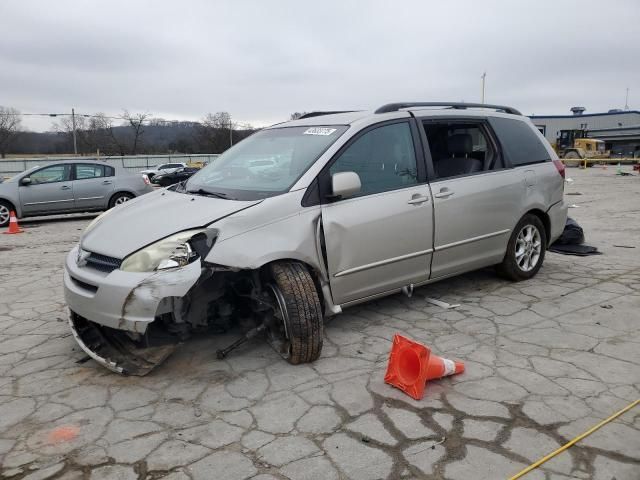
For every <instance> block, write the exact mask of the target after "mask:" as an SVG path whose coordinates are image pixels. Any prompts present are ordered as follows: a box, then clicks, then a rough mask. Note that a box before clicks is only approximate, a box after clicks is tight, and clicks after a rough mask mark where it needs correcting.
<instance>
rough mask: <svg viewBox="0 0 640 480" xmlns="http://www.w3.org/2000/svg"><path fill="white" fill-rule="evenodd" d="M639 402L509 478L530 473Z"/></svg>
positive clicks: (639, 400)
mask: <svg viewBox="0 0 640 480" xmlns="http://www.w3.org/2000/svg"><path fill="white" fill-rule="evenodd" d="M638 403H640V398H639V399H638V400H636V401H635V402H631V403H630V404H629V405H627V406H626V407H624V408H623V409H622V410H619V411H617V412H616V413H614V414H613V415H611V416H610V417H609V418H607V419H605V420H603V421H601V422H600V423H599V424H597V425H595V426H594V427H591V428H590V429H589V430H587V431H586V432H584V433H582V434H580V435H578V436H577V437H576V438H574V439H573V440H571V441H570V442H567V443H565V444H564V445H563V446H561V447H560V448H559V449H557V450H556V451H554V452H551V453H550V454H549V455H547V456H546V457H542V458H541V459H540V460H538V461H537V462H536V463H532V464H531V465H529V466H528V467H527V468H525V469H524V470H522V471H520V472H518V473H516V474H515V475H514V476H513V477H511V478H509V480H516V479H518V478H521V477H524V476H525V475H526V474H527V473H529V472H530V471H531V470H534V469H536V468H538V467H539V466H540V465H542V464H543V463H545V462H547V461H549V460H551V459H552V458H553V457H555V456H556V455H558V454H559V453H562V452H564V451H565V450H566V449H568V448H569V447H571V446H572V445H574V444H576V443H578V442H579V441H580V440H582V439H583V438H585V437H588V436H589V435H591V434H592V433H593V432H595V431H596V430H598V429H599V428H600V427H603V426H604V425H606V424H607V423H609V422H610V421H612V420H615V419H616V418H618V417H619V416H620V415H622V414H623V413H625V412H628V411H629V410H631V409H632V408H633V407H635V406H636V405H638Z"/></svg>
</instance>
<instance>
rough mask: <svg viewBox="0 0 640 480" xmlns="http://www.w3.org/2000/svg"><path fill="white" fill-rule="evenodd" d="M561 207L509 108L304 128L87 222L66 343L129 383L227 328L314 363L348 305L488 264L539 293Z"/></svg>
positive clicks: (339, 118) (266, 132) (387, 116)
mask: <svg viewBox="0 0 640 480" xmlns="http://www.w3.org/2000/svg"><path fill="white" fill-rule="evenodd" d="M265 159H269V160H273V159H277V161H269V162H264V161H262V160H265ZM563 191H564V166H563V164H562V163H561V162H560V161H559V160H558V158H557V156H556V154H555V153H554V151H553V150H552V149H551V147H550V146H549V144H548V143H547V142H546V141H545V139H544V137H543V136H542V135H541V134H540V132H538V130H537V129H536V128H535V127H534V125H533V124H532V123H531V122H530V121H529V119H528V118H526V117H524V116H522V115H521V114H520V113H519V112H518V111H517V110H515V109H513V108H510V107H504V106H492V105H478V104H459V103H425V102H414V103H397V104H389V105H385V106H382V107H380V108H378V109H377V110H376V111H375V112H342V113H335V112H331V113H330V114H323V113H322V112H316V113H313V114H309V115H306V116H304V117H302V118H301V119H299V120H295V121H290V122H286V123H282V124H278V125H274V126H272V127H269V128H265V129H263V130H261V131H259V132H257V133H255V134H253V135H252V136H250V137H248V138H247V139H245V140H244V141H242V142H240V143H239V144H237V145H236V146H234V147H233V148H231V149H229V150H227V151H226V152H225V153H224V154H223V155H221V156H220V157H219V158H218V159H217V160H216V161H215V162H213V163H212V164H210V165H208V166H207V167H206V168H203V169H202V170H201V171H199V172H198V173H196V174H195V175H194V176H193V177H191V178H190V179H189V180H187V181H185V182H182V183H180V184H178V185H174V186H172V187H169V188H167V189H163V190H159V191H156V192H154V193H151V194H149V195H146V196H145V197H146V198H145V199H144V201H141V200H140V199H133V200H131V201H129V202H127V203H126V204H124V205H121V206H118V207H117V208H114V209H112V210H109V211H108V212H106V213H104V214H102V215H101V216H100V217H98V218H96V219H95V220H94V221H93V222H92V223H91V224H90V225H89V226H88V227H87V229H86V230H85V232H84V234H83V236H82V238H81V240H80V243H79V245H77V246H76V247H75V248H74V249H73V250H72V251H71V252H70V253H69V255H68V257H67V259H66V265H65V273H64V287H65V297H66V301H67V303H68V305H69V308H70V310H71V316H70V324H71V329H72V332H73V334H74V336H75V338H76V340H77V341H78V343H79V344H80V346H81V347H82V348H83V349H84V350H85V351H86V352H87V353H88V354H89V355H90V356H91V357H92V358H94V359H95V360H97V361H98V362H100V363H101V364H103V365H104V366H106V367H107V368H110V369H111V370H114V371H116V372H119V373H125V374H136V375H143V374H145V373H147V372H148V371H149V370H150V369H151V368H153V367H154V366H155V365H157V364H158V363H159V362H161V361H162V360H163V359H164V358H165V357H166V356H167V355H168V354H169V353H171V351H172V350H173V348H175V346H176V345H177V344H178V343H179V342H180V341H182V340H185V339H186V338H188V337H189V336H190V335H193V334H194V333H195V332H202V331H205V330H209V331H215V332H218V331H226V330H228V329H229V328H232V327H234V326H240V328H241V329H243V330H244V332H245V333H246V336H245V337H244V338H251V337H253V336H256V335H258V334H261V335H264V336H266V338H267V340H268V341H269V342H270V343H271V345H272V346H273V347H274V348H275V349H276V350H277V351H278V352H279V353H280V354H281V355H282V356H283V357H284V358H286V359H287V360H288V361H289V362H291V363H294V364H297V363H304V362H312V361H314V360H315V359H317V358H318V357H319V356H320V353H321V349H322V338H323V319H324V318H325V317H327V316H331V315H335V314H339V313H340V312H342V310H343V309H345V308H347V307H349V306H352V305H356V304H358V303H361V302H366V301H368V300H371V299H374V298H378V297H381V296H384V295H389V294H393V293H397V292H400V291H404V292H405V293H407V294H410V292H411V291H412V290H413V289H414V288H415V287H418V286H420V285H425V284H428V283H431V282H435V281H438V280H441V279H444V278H447V277H451V276H453V275H458V274H460V273H463V272H467V271H470V270H474V269H478V268H482V267H487V266H491V265H495V266H496V267H497V270H498V272H499V273H500V274H501V275H503V276H505V277H507V278H509V279H511V280H514V281H519V280H526V279H528V278H531V277H532V276H534V275H535V274H536V273H537V272H538V270H539V269H540V267H541V266H542V263H543V260H544V256H545V250H546V249H547V247H548V245H549V244H550V243H551V242H553V241H554V240H555V239H556V238H557V237H558V236H559V235H560V234H561V233H562V230H563V228H564V225H565V220H566V216H567V209H566V205H565V203H564V201H563ZM262 332H264V333H262ZM242 340H243V339H240V341H239V342H238V343H241V342H242ZM226 353H227V350H225V351H221V352H220V356H224V355H225V354H226Z"/></svg>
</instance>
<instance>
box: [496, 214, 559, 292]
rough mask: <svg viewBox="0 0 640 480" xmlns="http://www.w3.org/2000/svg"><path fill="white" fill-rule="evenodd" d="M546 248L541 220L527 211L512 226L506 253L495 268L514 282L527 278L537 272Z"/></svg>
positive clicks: (545, 234) (545, 236)
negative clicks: (513, 226)
mask: <svg viewBox="0 0 640 480" xmlns="http://www.w3.org/2000/svg"><path fill="white" fill-rule="evenodd" d="M546 250H547V233H546V231H545V229H544V225H543V224H542V221H541V220H540V219H539V218H538V217H537V216H535V215H533V214H531V213H528V214H526V215H525V216H524V217H522V218H521V219H520V221H519V222H518V224H517V225H516V228H514V230H513V233H512V234H511V238H510V239H509V243H508V244H507V253H505V255H504V259H503V260H502V263H501V264H499V265H498V266H497V267H496V269H497V271H498V274H499V275H500V276H502V277H505V278H507V279H509V280H512V281H514V282H520V281H522V280H528V279H530V278H532V277H534V276H535V274H536V273H538V270H540V268H541V267H542V263H543V262H544V255H545V251H546Z"/></svg>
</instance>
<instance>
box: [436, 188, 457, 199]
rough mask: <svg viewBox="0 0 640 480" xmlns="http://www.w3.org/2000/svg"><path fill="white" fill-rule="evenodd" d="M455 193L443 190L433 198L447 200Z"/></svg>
mask: <svg viewBox="0 0 640 480" xmlns="http://www.w3.org/2000/svg"><path fill="white" fill-rule="evenodd" d="M454 193H455V192H454V191H452V190H448V189H447V190H445V189H442V190H440V191H439V192H438V193H436V194H434V195H433V196H434V197H436V198H449V197H450V196H451V195H453V194H454Z"/></svg>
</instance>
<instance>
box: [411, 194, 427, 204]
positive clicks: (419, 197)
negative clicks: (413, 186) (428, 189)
mask: <svg viewBox="0 0 640 480" xmlns="http://www.w3.org/2000/svg"><path fill="white" fill-rule="evenodd" d="M428 201H429V197H425V196H423V195H414V196H413V197H411V200H409V201H408V202H407V203H408V204H409V205H420V204H421V203H424V202H428Z"/></svg>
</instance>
